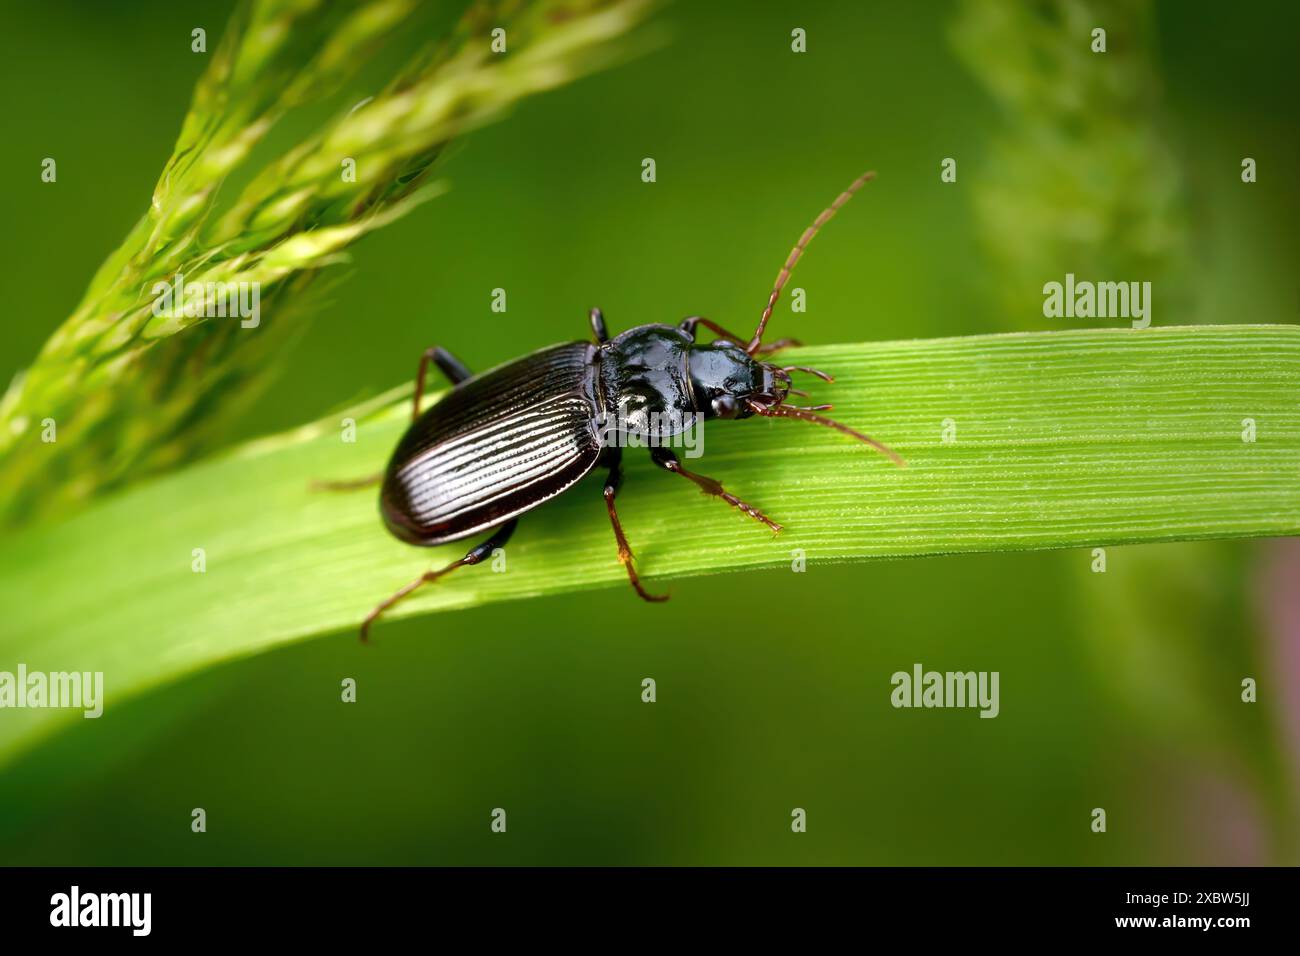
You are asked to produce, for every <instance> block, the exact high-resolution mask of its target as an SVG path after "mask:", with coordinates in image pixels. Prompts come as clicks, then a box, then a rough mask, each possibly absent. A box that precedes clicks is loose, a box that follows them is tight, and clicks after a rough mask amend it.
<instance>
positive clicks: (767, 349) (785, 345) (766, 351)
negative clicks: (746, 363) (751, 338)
mask: <svg viewBox="0 0 1300 956" xmlns="http://www.w3.org/2000/svg"><path fill="white" fill-rule="evenodd" d="M801 345H803V343H802V342H800V341H799V340H798V339H777V340H776V341H775V342H769V343H767V344H766V345H760V346H759V347H758V348H757V349H755V350H754V358H758V357H759V356H761V355H771V354H772V353H773V352H779V351H781V349H793V348H798V347H799V346H801Z"/></svg>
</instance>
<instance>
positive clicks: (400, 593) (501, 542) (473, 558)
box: [361, 518, 519, 642]
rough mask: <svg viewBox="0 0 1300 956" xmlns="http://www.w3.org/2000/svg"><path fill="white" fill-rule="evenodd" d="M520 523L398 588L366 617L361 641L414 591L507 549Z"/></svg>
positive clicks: (511, 523) (508, 525)
mask: <svg viewBox="0 0 1300 956" xmlns="http://www.w3.org/2000/svg"><path fill="white" fill-rule="evenodd" d="M518 522H519V519H518V518H511V519H510V520H509V521H507V522H506V523H505V524H503V525H502V526H501V527H499V528H497V529H496V531H493V532H492V537H490V538H488V539H487V540H486V541H484V542H483V543H482V544H479V545H475V546H474V547H473V548H471V549H470V550H469V553H468V554H466V555H465V557H463V558H461V559H460V560H459V561H453V562H451V564H449V565H447V566H446V567H445V568H440V569H438V570H437V571H426V572H425V573H424V574H422V575H420V576H419V577H418V578H416V579H415V580H414V581H412V582H411V583H410V584H406V585H403V586H402V587H401V588H398V590H397V592H396V593H395V594H393V596H392V597H390V598H388V599H387V600H385V601H383V602H381V603H380V604H379V605H377V606H376V607H375V609H374V610H373V611H371V612H370V613H369V614H367V615H366V619H365V620H364V621H362V622H361V640H362V641H363V642H365V641H369V640H370V625H371V624H373V623H374V622H375V619H376V618H378V617H379V615H381V614H383V613H384V612H385V611H387V610H388V609H389V608H390V607H392V606H393V605H394V604H396V603H397V602H398V601H400V600H402V599H403V598H404V597H406V596H407V595H408V594H410V593H411V592H412V591H414V590H415V589H416V588H418V587H420V586H421V585H424V584H428V583H429V582H430V581H436V580H438V578H440V577H442V576H443V575H444V574H446V573H447V572H449V571H455V570H456V569H457V568H460V567H469V566H472V565H475V564H478V563H479V562H480V561H482V560H483V559H484V558H488V557H491V555H492V552H493V551H495V550H496V549H497V548H502V547H505V543H506V542H507V541H509V540H510V535H512V534H514V530H515V525H516V524H518Z"/></svg>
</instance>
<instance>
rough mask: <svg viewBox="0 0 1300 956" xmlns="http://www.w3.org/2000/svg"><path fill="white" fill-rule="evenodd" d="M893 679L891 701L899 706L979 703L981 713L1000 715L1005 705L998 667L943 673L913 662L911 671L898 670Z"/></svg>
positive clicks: (974, 705) (975, 705)
mask: <svg viewBox="0 0 1300 956" xmlns="http://www.w3.org/2000/svg"><path fill="white" fill-rule="evenodd" d="M889 682H890V683H891V684H893V685H894V690H893V693H891V694H890V695H889V702H890V703H891V704H893V705H894V706H895V707H978V708H979V711H980V716H981V717H996V716H997V715H998V712H999V711H1000V710H1001V709H1002V708H1001V705H1000V704H999V703H998V672H997V671H947V672H942V673H941V672H940V671H927V670H922V668H921V665H920V664H913V665H912V672H911V673H910V674H909V673H908V672H907V671H897V672H896V673H895V674H894V675H893V676H892V677H891V678H890V679H889Z"/></svg>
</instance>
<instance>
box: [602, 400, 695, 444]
mask: <svg viewBox="0 0 1300 956" xmlns="http://www.w3.org/2000/svg"><path fill="white" fill-rule="evenodd" d="M596 429H597V432H598V433H599V435H600V441H601V444H602V445H604V446H605V447H606V448H681V449H682V453H683V455H685V457H687V458H699V457H700V456H701V455H703V454H704V417H703V416H702V415H697V414H696V413H694V412H685V413H683V412H677V411H664V412H658V411H655V412H652V411H648V410H646V409H643V408H637V407H634V406H630V405H629V404H628V403H626V402H624V403H623V404H621V405H619V407H618V408H617V409H615V410H614V411H613V413H612V414H607V415H598V416H597V417H596Z"/></svg>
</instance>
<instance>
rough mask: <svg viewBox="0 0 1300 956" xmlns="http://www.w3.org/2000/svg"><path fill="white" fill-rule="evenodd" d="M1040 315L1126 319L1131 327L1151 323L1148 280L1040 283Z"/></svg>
mask: <svg viewBox="0 0 1300 956" xmlns="http://www.w3.org/2000/svg"><path fill="white" fill-rule="evenodd" d="M1043 315H1044V316H1046V317H1047V318H1049V319H1062V318H1064V319H1091V318H1094V317H1095V318H1098V319H1129V320H1131V322H1132V325H1133V328H1135V329H1145V328H1146V327H1147V326H1149V325H1150V324H1151V283H1150V282H1087V281H1084V282H1076V281H1075V280H1074V273H1073V272H1067V273H1066V274H1065V282H1064V283H1061V282H1048V283H1047V284H1046V285H1044V286H1043Z"/></svg>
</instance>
